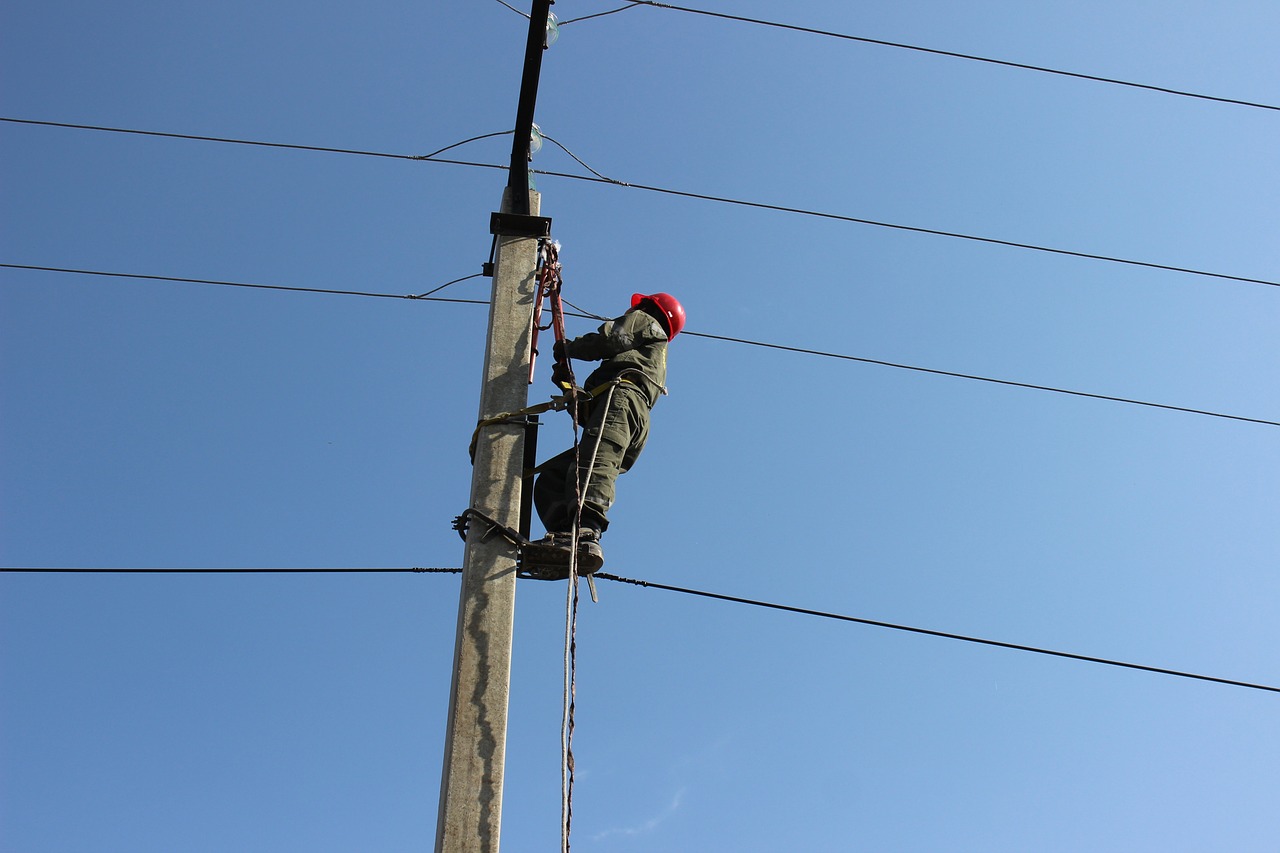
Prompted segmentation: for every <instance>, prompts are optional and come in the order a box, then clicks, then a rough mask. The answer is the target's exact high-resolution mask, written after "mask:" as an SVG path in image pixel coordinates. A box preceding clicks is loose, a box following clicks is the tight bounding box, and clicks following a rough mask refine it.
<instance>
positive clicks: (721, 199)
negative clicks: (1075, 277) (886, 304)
mask: <svg viewBox="0 0 1280 853" xmlns="http://www.w3.org/2000/svg"><path fill="white" fill-rule="evenodd" d="M533 171H534V172H535V173H536V174H539V175H547V176H550V177H555V178H569V179H571V180H575V181H590V182H592V183H605V184H614V185H617V186H622V187H626V188H627V189H634V190H644V191H645V192H653V193H662V194H664V195H673V196H680V197H683V198H694V199H700V200H702V201H713V202H717V203H720V204H730V205H737V206H739V207H752V208H756V209H758V210H773V211H777V212H779V213H793V214H797V215H800V216H813V217H816V218H818V219H832V220H835V221H838V222H852V223H856V224H858V225H873V226H875V227H877V228H889V229H893V230H895V231H909V232H912V233H915V234H929V235H932V236H935V237H952V238H955V239H957V240H971V241H974V242H977V243H989V244H991V245H995V246H1007V247H1010V248H1014V249H1029V250H1031V251H1035V252H1047V253H1049V254H1054V255H1067V256H1069V257H1073V258H1087V259H1089V260H1094V261H1106V262H1108V263H1113V264H1126V265H1128V266H1134V267H1143V268H1146V269H1155V270H1165V271H1167V272H1179V273H1186V274H1187V275H1198V276H1205V277H1208V278H1220V279H1226V280H1228V281H1240V282H1245V283H1246V284H1265V285H1267V286H1269V287H1280V281H1272V280H1270V279H1265V278H1249V277H1247V276H1240V275H1229V274H1227V273H1219V272H1210V271H1208V270H1198V269H1192V268H1191V267H1178V266H1172V265H1170V264H1158V263H1152V262H1150V261H1135V260H1132V259H1130V258H1117V257H1113V256H1110V255H1099V254H1095V253H1092V252H1078V251H1075V250H1072V249H1056V248H1053V247H1051V246H1038V245H1036V244H1034V243H1018V242H1015V241H1013V240H1001V239H997V238H995V237H979V236H976V235H973V234H963V233H961V232H958V231H942V230H939V229H936V228H922V227H919V226H916V225H899V224H896V223H893V222H881V221H878V220H875V219H863V218H860V217H856V216H845V215H844V214H840V213H825V212H823V211H820V210H807V209H805V208H802V207H788V206H786V205H780V204H769V203H767V202H760V201H747V200H745V199H736V198H729V197H726V196H715V195H708V194H706V193H695V192H689V191H686V190H674V189H669V188H666V187H655V186H647V185H645V184H633V183H624V182H621V181H615V180H613V179H611V178H588V177H586V176H585V175H570V174H566V173H563V172H548V171H543V170H540V169H534V170H533Z"/></svg>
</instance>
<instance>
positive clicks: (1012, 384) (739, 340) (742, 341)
mask: <svg viewBox="0 0 1280 853" xmlns="http://www.w3.org/2000/svg"><path fill="white" fill-rule="evenodd" d="M681 334H682V335H689V336H691V337H695V338H708V339H710V340H715V341H729V342H732V343H738V344H746V345H748V346H756V347H766V348H768V349H777V350H784V351H786V352H795V353H802V354H804V355H816V356H821V357H822V358H836V359H840V360H842V361H856V362H860V363H862V364H875V365H879V366H880V367H892V368H894V369H895V370H912V371H916V372H917V373H931V374H933V375H935V376H950V377H952V378H955V379H971V380H973V381H975V382H989V383H992V384H994V385H1007V386H1009V387H1011V388H1028V389H1030V390H1033V391H1052V392H1053V393H1055V394H1068V395H1070V396H1073V397H1087V398H1089V399H1093V400H1107V401H1110V402H1112V403H1128V404H1129V405H1132V406H1146V407H1148V408H1152V409H1164V410H1166V411H1171V412H1185V413H1187V414H1191V415H1204V416H1206V417H1211V418H1225V419H1227V420H1233V421H1244V422H1246V423H1252V424H1262V425H1263V426H1280V421H1271V420H1266V419H1264V418H1247V417H1244V416H1243V415H1228V414H1223V413H1222V412H1211V411H1209V410H1207V409H1193V408H1189V407H1187V406H1172V405H1169V404H1167V403H1152V402H1150V401H1147V400H1135V399H1132V398H1129V397H1113V396H1111V395H1109V394H1093V393H1090V392H1088V391H1073V390H1071V389H1069V388H1054V387H1051V386H1049V385H1035V384H1032V383H1030V382H1016V381H1014V380H1011V379H993V378H991V377H989V376H977V375H975V374H972V373H957V372H954V371H950V370H938V369H936V368H932V367H919V366H916V365H910V364H899V363H897V362H892V361H881V360H880V359H875V358H862V357H860V356H854V355H841V354H840V353H834V352H823V351H822V350H813V349H805V348H803V347H791V346H784V345H782V344H767V343H761V342H760V341H750V340H747V339H745V338H730V337H725V336H723V335H711V334H707V333H705V332H690V331H684V332H681Z"/></svg>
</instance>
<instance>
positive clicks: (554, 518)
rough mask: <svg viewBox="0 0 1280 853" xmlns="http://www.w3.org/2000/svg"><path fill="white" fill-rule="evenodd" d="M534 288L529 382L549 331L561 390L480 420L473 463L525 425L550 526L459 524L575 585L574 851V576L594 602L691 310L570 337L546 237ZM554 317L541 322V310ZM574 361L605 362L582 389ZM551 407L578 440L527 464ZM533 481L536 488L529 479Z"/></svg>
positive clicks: (569, 766) (568, 776)
mask: <svg viewBox="0 0 1280 853" xmlns="http://www.w3.org/2000/svg"><path fill="white" fill-rule="evenodd" d="M536 280H537V290H536V292H535V293H534V299H533V309H532V312H531V315H530V320H529V322H530V327H529V341H530V358H529V372H528V382H529V383H532V382H533V380H534V375H535V370H536V359H537V356H538V355H539V354H540V351H539V347H538V343H539V338H540V337H541V333H542V332H545V331H548V330H550V331H551V332H552V334H553V337H554V341H553V344H552V350H551V351H552V357H553V365H552V371H551V380H552V382H553V384H554V385H555V386H556V388H557V389H558V390H559V391H560V392H561V393H559V394H558V395H556V396H553V397H552V398H551V399H550V400H549V401H547V402H545V403H540V404H537V405H533V406H527V407H524V408H521V409H519V410H517V411H511V412H503V413H501V414H498V415H495V416H492V417H488V418H484V419H482V420H481V421H480V422H479V423H478V424H477V426H476V431H475V434H474V435H473V437H472V443H471V448H472V456H473V459H474V456H475V449H476V444H477V441H478V440H479V437H480V435H481V432H482V431H483V430H484V429H485V428H486V427H493V426H499V425H509V424H521V425H523V426H524V427H525V430H526V438H525V447H526V469H527V470H526V473H525V478H526V486H525V488H524V489H522V490H521V492H522V494H524V495H527V494H529V493H530V491H531V492H532V498H533V503H534V505H535V507H536V509H537V512H538V516H539V518H540V519H541V521H542V523H543V525H544V526H545V528H546V531H547V533H546V535H545V536H543V537H542V538H541V539H537V540H531V539H530V533H529V527H528V523H527V515H523V514H522V518H523V519H525V520H522V523H521V528H522V529H520V530H514V529H512V528H510V527H507V526H504V525H501V524H499V523H497V522H496V521H494V519H492V518H491V517H489V516H487V515H484V514H482V513H480V512H479V511H477V510H476V509H474V508H472V509H468V510H467V511H466V512H464V513H463V514H462V515H460V516H459V517H458V518H457V519H455V522H454V526H455V527H456V528H457V529H458V531H459V532H460V533H461V534H462V535H463V538H464V539H465V538H467V534H468V532H469V530H470V528H471V526H472V524H473V523H474V522H479V523H480V524H482V525H484V528H485V532H484V533H483V534H482V536H484V537H487V536H492V535H500V536H502V537H503V538H505V539H507V540H508V541H509V542H510V543H511V544H512V545H514V546H515V547H516V549H517V554H518V555H519V556H518V563H517V569H516V570H517V574H518V576H519V577H521V578H526V579H537V580H565V579H567V580H568V581H569V584H568V589H567V599H566V620H565V692H564V697H565V704H564V717H563V720H564V724H563V727H562V745H563V750H564V752H563V754H564V761H563V764H562V792H563V828H564V829H563V832H564V834H563V842H562V844H563V846H562V850H563V851H564V853H568V838H569V827H570V824H571V821H572V791H573V752H572V738H573V727H574V706H575V694H576V690H577V687H576V638H575V634H576V624H577V611H578V579H579V577H580V576H585V577H586V579H587V583H588V585H589V586H590V589H591V597H592V600H597V595H596V588H595V583H594V579H593V578H592V575H593V574H594V573H595V572H596V571H598V570H599V569H600V568H601V566H603V564H604V552H603V550H602V549H601V547H600V538H601V536H602V534H603V533H604V531H605V530H606V529H607V528H608V526H609V521H608V512H609V510H610V508H611V507H612V506H613V503H614V498H615V482H616V480H617V478H618V476H619V475H621V474H623V473H625V472H626V471H628V470H630V468H631V467H632V465H634V464H635V461H636V459H637V458H638V457H639V455H640V452H641V451H642V450H643V449H644V446H645V443H646V441H647V440H648V436H649V416H650V411H651V410H652V409H653V406H654V405H655V404H656V403H657V400H658V397H659V396H661V395H664V394H666V393H667V390H666V386H665V383H666V376H667V346H668V344H669V343H670V341H671V340H672V339H674V338H675V336H676V335H678V334H679V333H680V331H681V329H683V328H684V324H685V311H684V307H683V306H682V305H681V304H680V302H679V301H678V300H677V299H676V298H675V297H673V296H671V294H669V293H653V294H642V293H636V294H633V295H632V297H631V305H630V308H628V309H627V311H625V312H624V313H623V314H622V315H621V316H619V317H617V318H615V319H613V320H606V321H605V322H604V323H603V324H602V325H601V326H600V327H599V329H598V330H597V331H595V332H592V333H588V334H586V335H582V336H581V337H577V338H572V339H570V338H568V337H567V335H566V333H565V324H564V301H563V295H562V288H563V277H562V268H561V264H560V246H559V244H558V243H556V242H554V241H552V240H551V239H550V238H549V237H547V236H544V237H542V238H541V239H540V241H539V246H538V262H537V275H536ZM546 313H550V322H548V323H546V324H545V325H544V319H545V317H544V315H545V314H546ZM573 359H581V360H585V361H599V362H600V365H599V366H598V367H597V368H596V369H595V370H594V371H592V373H591V375H590V376H589V377H588V378H587V381H586V382H585V383H584V385H585V388H584V387H580V386H579V385H578V384H577V381H576V379H575V376H574V372H573V363H572V360H573ZM548 411H567V412H569V414H570V416H571V418H570V420H571V423H572V428H573V445H572V446H571V447H570V448H569V449H568V450H565V451H564V452H562V453H560V454H558V455H556V456H554V457H552V458H551V459H548V460H547V461H546V462H544V463H542V464H541V465H538V466H536V467H531V461H532V460H533V458H534V457H533V455H532V454H533V451H532V449H531V448H534V447H536V443H535V440H536V433H537V429H538V426H539V423H538V420H537V416H538V415H540V414H542V413H545V412H548ZM531 477H536V480H535V482H534V486H533V489H532V490H529V489H528V483H527V481H528V479H529V478H531Z"/></svg>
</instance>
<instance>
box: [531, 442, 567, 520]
mask: <svg viewBox="0 0 1280 853" xmlns="http://www.w3.org/2000/svg"><path fill="white" fill-rule="evenodd" d="M573 460H574V454H573V448H572V447H571V448H569V449H568V450H566V451H565V452H564V453H561V454H559V455H558V456H553V457H552V458H550V459H548V460H547V461H546V462H544V463H542V465H541V466H540V468H541V470H540V472H539V474H538V479H537V480H535V481H534V484H533V505H534V507H536V508H537V510H538V518H540V519H541V520H542V526H543V527H545V528H546V529H547V532H548V533H564V532H568V531H569V530H570V529H572V527H573V509H574V497H573V474H572V472H573Z"/></svg>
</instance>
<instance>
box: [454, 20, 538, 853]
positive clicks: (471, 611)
mask: <svg viewBox="0 0 1280 853" xmlns="http://www.w3.org/2000/svg"><path fill="white" fill-rule="evenodd" d="M554 2H555V0H533V9H532V11H531V12H530V18H529V35H528V40H527V41H526V44H525V65H524V73H523V75H522V79H521V83H520V101H519V104H518V106H517V109H516V128H515V139H514V141H513V142H512V146H511V168H510V170H509V173H508V184H507V190H506V192H505V193H504V196H503V203H502V211H501V212H500V213H495V214H494V215H493V217H492V220H491V223H490V230H492V231H493V233H494V240H495V244H494V255H493V266H492V269H491V273H492V276H493V288H492V298H491V302H490V306H489V330H488V335H487V340H486V344H485V359H484V377H483V384H482V386H481V391H480V419H481V420H484V419H486V418H491V417H494V416H495V415H499V414H501V413H503V412H512V411H517V410H519V409H523V408H525V406H526V405H527V404H528V399H529V357H530V352H529V349H530V331H531V330H530V325H531V318H532V306H533V298H534V294H535V290H536V288H537V286H538V285H537V270H536V267H537V252H538V238H539V237H542V236H548V235H549V234H550V224H551V223H550V220H549V219H544V218H542V217H540V216H538V213H539V210H540V197H539V195H538V194H537V193H536V192H534V191H533V190H532V189H531V188H530V181H529V142H530V135H531V132H532V129H533V113H534V104H535V101H536V99H537V92H538V77H539V74H540V72H541V67H542V51H543V47H544V44H545V39H546V32H547V20H548V15H549V14H550V12H551V4H552V3H554ZM524 445H525V427H524V425H523V424H498V425H493V426H488V427H485V428H484V429H482V430H481V431H480V434H479V439H478V441H477V443H476V452H475V459H474V468H473V471H472V479H471V505H470V506H471V509H473V510H475V511H476V512H478V513H482V514H484V515H486V516H488V517H489V518H491V519H493V520H494V521H495V522H497V523H498V524H502V525H504V526H507V527H517V526H518V525H519V518H520V505H521V489H522V482H523V481H522V476H523V467H524ZM488 534H490V528H489V525H488V524H487V523H486V522H484V521H483V520H481V519H479V518H476V517H475V516H472V517H471V520H470V527H469V530H468V534H467V545H466V551H465V553H464V556H463V563H462V591H461V594H460V596H459V601H458V630H457V638H456V640H455V646H454V667H453V683H452V685H451V687H450V690H449V722H448V728H447V732H446V734H445V749H444V769H443V773H442V778H441V783H440V814H439V820H438V822H437V824H436V853H498V840H499V835H500V830H501V826H502V781H503V771H504V765H505V760H506V741H507V706H508V697H509V691H510V685H511V645H512V633H513V627H514V621H515V591H516V554H515V548H514V546H513V545H512V544H511V543H510V542H508V541H506V540H505V539H503V538H502V537H501V536H497V535H488Z"/></svg>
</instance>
